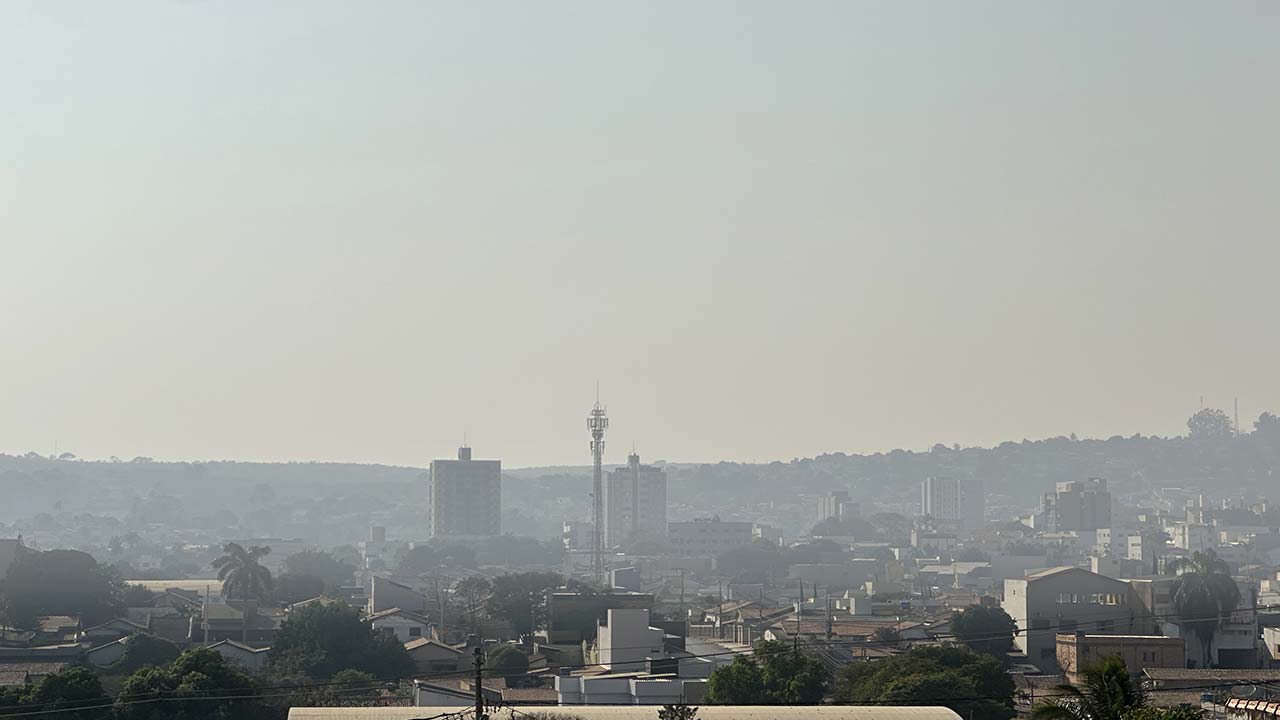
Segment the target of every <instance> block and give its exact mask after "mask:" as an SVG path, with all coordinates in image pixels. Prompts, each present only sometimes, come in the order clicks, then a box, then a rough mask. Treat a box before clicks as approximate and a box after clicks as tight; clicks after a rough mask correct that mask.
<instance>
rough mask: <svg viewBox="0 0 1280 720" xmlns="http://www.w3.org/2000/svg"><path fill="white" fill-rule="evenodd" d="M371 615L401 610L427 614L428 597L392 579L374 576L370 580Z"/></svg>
mask: <svg viewBox="0 0 1280 720" xmlns="http://www.w3.org/2000/svg"><path fill="white" fill-rule="evenodd" d="M369 582H370V588H369V610H368V612H369V614H370V615H375V614H377V613H380V612H382V611H383V610H390V609H392V608H399V609H401V610H408V611H410V612H417V613H421V612H426V610H427V596H426V595H424V594H422V593H420V592H418V591H417V590H414V589H413V588H411V587H409V586H408V585H405V584H404V583H399V582H396V581H395V580H392V579H391V578H386V577H382V576H380V575H374V576H373V577H372V578H371V579H370V581H369Z"/></svg>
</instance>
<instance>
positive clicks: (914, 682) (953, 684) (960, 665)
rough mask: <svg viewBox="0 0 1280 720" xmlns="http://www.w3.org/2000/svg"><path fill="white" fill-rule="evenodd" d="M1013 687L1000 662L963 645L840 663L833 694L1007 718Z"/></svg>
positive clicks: (977, 717) (985, 719)
mask: <svg viewBox="0 0 1280 720" xmlns="http://www.w3.org/2000/svg"><path fill="white" fill-rule="evenodd" d="M1013 689H1014V688H1013V680H1012V679H1010V677H1009V675H1008V673H1006V672H1005V667H1004V664H1003V663H1001V662H1000V661H998V660H996V659H995V658H993V657H991V656H990V655H985V654H979V653H975V652H973V651H972V650H970V649H969V648H968V647H966V646H964V645H948V646H939V647H921V648H915V649H913V650H911V651H909V652H906V653H903V654H901V655H896V656H894V657H891V658H887V659H885V660H880V661H877V662H872V663H850V664H848V665H845V666H844V667H842V668H841V669H840V671H839V673H838V675H837V677H836V684H835V691H834V693H833V695H834V698H835V700H836V701H837V702H845V703H868V704H891V705H945V706H947V707H949V708H951V709H952V710H954V711H956V712H957V713H958V714H959V715H960V716H961V717H965V718H968V717H973V718H974V720H1009V718H1012V717H1013V716H1014V705H1013Z"/></svg>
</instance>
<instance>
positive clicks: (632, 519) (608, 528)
mask: <svg viewBox="0 0 1280 720" xmlns="http://www.w3.org/2000/svg"><path fill="white" fill-rule="evenodd" d="M666 536H667V473H666V471H665V470H663V469H662V468H659V467H654V466H652V465H641V464H640V456H639V455H637V454H636V453H631V454H630V455H628V456H627V464H626V465H625V466H623V467H620V468H617V469H616V470H612V471H610V472H609V478H608V480H607V481H605V483H604V542H605V545H606V546H607V547H616V546H618V545H621V544H622V543H624V542H626V541H627V540H628V539H630V538H640V537H648V538H654V539H661V538H665V537H666Z"/></svg>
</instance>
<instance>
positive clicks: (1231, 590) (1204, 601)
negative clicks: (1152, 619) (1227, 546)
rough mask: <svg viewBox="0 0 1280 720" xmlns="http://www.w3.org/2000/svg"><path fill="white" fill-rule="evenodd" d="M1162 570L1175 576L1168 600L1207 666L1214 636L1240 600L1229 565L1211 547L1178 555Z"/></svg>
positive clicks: (1237, 587)
mask: <svg viewBox="0 0 1280 720" xmlns="http://www.w3.org/2000/svg"><path fill="white" fill-rule="evenodd" d="M1165 572H1167V573H1169V574H1171V575H1177V576H1178V580H1177V582H1176V583H1175V584H1174V586H1173V594H1172V595H1171V596H1170V598H1169V599H1170V601H1171V602H1172V604H1173V610H1174V612H1176V613H1177V615H1178V618H1179V619H1180V620H1181V625H1182V629H1183V631H1184V632H1185V633H1186V634H1188V635H1190V636H1192V637H1194V638H1195V639H1196V641H1197V642H1199V643H1200V659H1201V667H1209V648H1210V646H1211V645H1212V644H1213V637H1214V636H1215V635H1217V634H1218V630H1219V629H1220V628H1221V627H1222V624H1223V623H1224V622H1226V620H1227V618H1229V617H1230V616H1231V613H1232V611H1234V610H1235V609H1236V605H1238V604H1239V603H1240V587H1239V586H1238V585H1236V581H1235V580H1234V579H1233V578H1232V577H1231V568H1230V567H1229V566H1228V565H1227V563H1226V562H1224V561H1223V560H1221V559H1220V558H1219V557H1218V554H1217V553H1215V552H1214V551H1212V550H1206V551H1204V552H1197V553H1194V554H1192V556H1191V557H1190V558H1185V557H1182V558H1178V559H1177V560H1174V561H1173V562H1171V563H1169V564H1168V566H1166V568H1165Z"/></svg>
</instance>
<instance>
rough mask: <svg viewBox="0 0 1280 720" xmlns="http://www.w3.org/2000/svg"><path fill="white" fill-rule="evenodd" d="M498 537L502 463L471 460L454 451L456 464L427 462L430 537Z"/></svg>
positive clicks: (464, 450) (465, 450)
mask: <svg viewBox="0 0 1280 720" xmlns="http://www.w3.org/2000/svg"><path fill="white" fill-rule="evenodd" d="M501 534H502V461H501V460H472V459H471V448H469V447H463V448H458V459H457V460H432V461H431V536H432V537H457V536H472V537H481V536H489V535H501Z"/></svg>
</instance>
